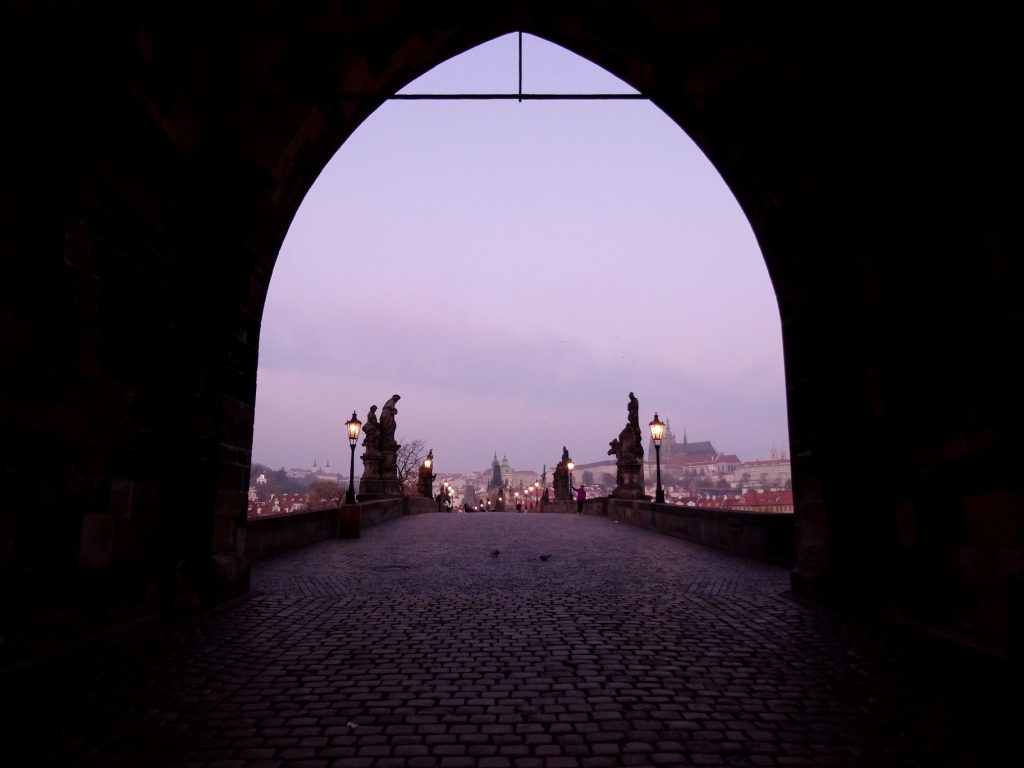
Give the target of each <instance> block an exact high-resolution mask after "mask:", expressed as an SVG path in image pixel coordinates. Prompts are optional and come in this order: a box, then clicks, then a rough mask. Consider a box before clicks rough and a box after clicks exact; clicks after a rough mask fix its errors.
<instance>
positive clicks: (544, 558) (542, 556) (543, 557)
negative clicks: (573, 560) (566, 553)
mask: <svg viewBox="0 0 1024 768" xmlns="http://www.w3.org/2000/svg"><path fill="white" fill-rule="evenodd" d="M549 557H551V555H541V556H540V559H541V560H547V559H548V558H549Z"/></svg>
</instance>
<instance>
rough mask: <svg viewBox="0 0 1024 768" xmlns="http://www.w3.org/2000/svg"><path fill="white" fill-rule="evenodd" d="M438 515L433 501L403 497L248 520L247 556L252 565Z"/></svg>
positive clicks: (418, 497) (415, 497)
mask: <svg viewBox="0 0 1024 768" xmlns="http://www.w3.org/2000/svg"><path fill="white" fill-rule="evenodd" d="M437 511H438V509H437V503H436V502H434V501H433V500H432V499H426V498H423V497H420V496H404V497H396V498H392V499H379V500H377V501H367V502H363V503H360V504H353V505H344V506H340V507H325V508H323V509H312V510H305V511H302V512H292V513H290V514H287V515H274V516H272V517H255V518H249V519H248V520H247V521H246V538H245V555H246V559H247V560H248V561H249V562H256V561H257V560H262V559H263V558H265V557H271V556H273V555H277V554H280V553H282V552H287V551H288V550H291V549H298V548H299V547H305V546H308V545H309V544H315V543H317V542H318V541H324V540H325V539H331V538H334V537H336V536H340V537H342V538H359V533H360V531H361V530H362V529H364V528H369V527H371V526H374V525H380V524H382V523H386V522H389V521H391V520H396V519H398V518H399V517H402V516H403V515H418V514H423V513H426V512H437Z"/></svg>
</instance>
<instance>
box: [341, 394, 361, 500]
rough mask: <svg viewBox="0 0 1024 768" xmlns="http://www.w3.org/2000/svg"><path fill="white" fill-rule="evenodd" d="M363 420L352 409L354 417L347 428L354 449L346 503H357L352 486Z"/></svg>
mask: <svg viewBox="0 0 1024 768" xmlns="http://www.w3.org/2000/svg"><path fill="white" fill-rule="evenodd" d="M362 427H363V422H361V421H360V420H359V419H357V418H356V412H355V411H352V418H351V419H349V420H348V421H346V422H345V430H346V432H348V444H349V447H350V448H351V450H352V456H351V458H350V459H349V462H348V490H347V491H346V492H345V503H346V504H355V503H356V489H355V488H354V487H353V486H352V476H353V474H354V473H355V469H356V441H357V440H358V439H359V430H360V429H362Z"/></svg>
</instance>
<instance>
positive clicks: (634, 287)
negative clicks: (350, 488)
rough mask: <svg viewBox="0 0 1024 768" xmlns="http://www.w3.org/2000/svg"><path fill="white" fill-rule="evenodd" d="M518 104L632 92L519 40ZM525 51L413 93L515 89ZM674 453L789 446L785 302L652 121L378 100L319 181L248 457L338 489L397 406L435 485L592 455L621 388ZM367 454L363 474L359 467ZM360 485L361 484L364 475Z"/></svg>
mask: <svg viewBox="0 0 1024 768" xmlns="http://www.w3.org/2000/svg"><path fill="white" fill-rule="evenodd" d="M523 49H524V51H523V61H524V63H523V89H524V91H527V92H530V91H533V92H554V91H558V92H613V91H614V92H628V91H629V90H630V89H629V87H628V86H626V85H625V84H624V83H622V82H621V81H619V80H618V79H616V78H615V77H613V76H612V75H610V74H608V73H607V72H605V71H604V70H602V69H600V68H598V67H596V66H595V65H593V64H591V63H590V62H588V61H586V60H584V59H581V58H579V57H578V56H576V55H575V54H572V53H570V52H568V51H566V50H565V49H563V48H560V47H558V46H555V45H552V44H550V43H547V42H545V41H542V40H540V39H538V38H535V37H530V36H524V44H523ZM516 87H517V64H516V37H515V35H508V36H505V37H502V38H499V39H497V40H493V41H491V42H490V43H487V44H485V45H482V46H480V47H479V48H476V49H474V50H471V51H469V52H467V53H465V54H463V55H462V56H459V57H457V58H455V59H452V60H450V61H448V62H445V63H444V64H442V65H441V66H439V67H437V68H436V69H434V70H432V71H431V72H429V73H427V74H426V75H424V76H423V77H422V78H420V79H419V80H417V81H415V82H414V83H412V84H410V86H409V87H408V88H407V89H406V91H407V92H481V91H487V92H493V91H515V89H516ZM631 390H632V391H633V392H635V393H636V396H637V398H638V399H639V401H640V417H641V422H642V425H643V426H644V428H645V430H646V423H647V422H648V421H650V419H651V418H652V416H653V415H654V412H655V410H657V411H658V413H659V415H660V416H661V417H662V419H668V420H669V421H670V423H671V425H672V428H673V431H675V432H676V433H677V434H678V436H679V437H680V438H681V436H682V431H683V427H684V426H685V427H686V431H687V433H688V436H689V438H690V439H691V440H711V441H712V442H713V443H714V445H715V448H717V449H718V450H719V451H723V452H732V453H737V454H738V455H739V457H740V458H741V459H743V460H749V459H754V458H765V457H767V455H768V453H769V451H770V449H771V447H772V446H773V445H775V446H777V447H780V448H784V449H786V450H788V432H787V428H786V399H785V382H784V373H783V362H782V341H781V334H780V328H779V314H778V305H777V303H776V300H775V294H774V291H773V289H772V286H771V282H770V281H769V279H768V273H767V270H766V268H765V265H764V260H763V259H762V257H761V253H760V250H759V249H758V247H757V243H756V241H755V240H754V236H753V233H752V232H751V230H750V225H749V224H748V222H747V220H746V218H745V217H744V215H743V213H742V211H741V210H740V208H739V205H738V204H737V203H736V201H735V199H734V198H733V196H732V193H731V192H730V191H729V189H728V188H727V187H726V185H725V183H724V182H723V181H722V179H721V177H720V176H719V175H718V173H717V171H715V169H714V168H713V167H712V166H711V164H710V163H709V162H708V160H707V159H706V158H705V157H704V155H703V154H702V153H701V152H700V151H699V150H698V149H697V148H696V147H695V146H694V144H693V142H691V141H690V139H689V137H688V136H687V135H686V134H685V133H683V132H682V131H681V130H680V129H679V127H678V126H676V125H675V123H673V122H672V121H671V120H669V118H668V117H666V116H665V115H664V114H663V113H662V112H661V111H660V110H658V109H657V108H656V107H654V106H652V105H651V104H649V103H647V102H642V101H641V102H625V101H623V102H522V103H519V102H516V101H502V102H450V101H448V102H437V101H427V102H388V103H386V104H384V105H383V106H382V107H381V108H380V109H378V110H377V111H376V112H375V113H374V114H373V115H372V116H371V117H370V118H369V119H368V120H367V121H366V122H365V123H364V124H363V125H362V126H361V127H360V128H359V130H357V131H356V132H355V134H354V135H353V136H352V137H351V138H350V139H349V140H348V141H347V142H346V143H345V145H344V146H343V147H342V148H341V149H340V150H339V151H338V153H337V154H336V155H335V156H334V158H333V159H332V160H331V162H330V163H328V165H327V166H326V168H324V170H323V173H322V174H321V175H320V178H319V179H318V180H317V182H316V183H315V184H314V185H313V187H312V189H310V191H309V193H308V195H307V196H306V199H305V200H304V202H303V204H302V206H301V207H300V209H299V211H298V213H297V215H296V217H295V220H294V221H293V222H292V226H291V228H290V230H289V232H288V236H287V238H286V239H285V241H284V245H283V246H282V248H281V254H280V257H279V259H278V262H277V267H276V269H275V271H274V275H273V279H272V281H271V283H270V292H269V296H268V298H267V306H266V311H265V313H264V317H263V330H262V337H261V341H260V367H259V378H258V387H257V394H256V425H255V435H254V446H253V459H254V461H257V462H261V463H264V464H269V465H271V466H273V467H279V466H285V467H293V466H300V467H305V466H310V465H311V464H312V462H313V460H314V458H315V459H317V460H318V462H319V463H320V464H321V465H322V464H324V462H325V461H326V460H327V459H330V461H331V466H332V468H336V469H339V470H347V464H348V453H349V450H348V442H347V440H346V439H345V436H344V435H345V429H344V422H345V421H346V420H347V419H348V418H349V416H350V415H351V413H352V410H353V409H356V411H357V412H358V415H359V418H360V420H365V416H366V412H367V410H368V409H369V406H370V405H371V404H373V403H376V404H377V405H378V406H380V405H382V404H383V403H384V401H385V400H386V399H387V398H388V397H389V396H390V395H391V394H393V393H396V392H397V393H398V394H400V395H401V396H402V399H401V402H399V404H398V417H397V423H398V436H399V438H402V437H405V438H410V439H411V438H423V439H424V440H426V441H427V444H428V445H429V446H431V447H432V448H433V450H434V455H435V458H436V462H437V467H438V472H439V473H442V474H443V473H444V472H445V471H453V472H459V471H469V470H474V469H483V468H484V467H486V466H487V464H488V463H489V461H490V458H491V455H492V453H493V451H494V450H495V449H497V451H498V453H499V456H500V455H501V454H507V455H508V458H509V461H510V462H511V464H512V465H513V466H514V467H516V468H517V469H536V470H537V471H539V470H540V468H541V465H542V464H545V463H546V464H547V465H548V467H549V468H550V467H551V466H553V465H554V464H555V463H556V462H557V460H558V457H559V456H560V454H561V448H562V446H563V445H566V446H568V448H569V452H570V454H571V455H572V457H573V459H574V460H576V461H577V462H578V463H585V462H591V461H597V460H600V459H603V458H604V457H605V455H606V451H607V448H608V441H609V440H611V439H612V438H613V437H616V436H617V435H618V433H619V430H620V429H621V428H622V426H623V425H624V424H625V419H626V403H627V399H628V393H629V392H630V391H631ZM358 453H359V451H358V450H357V464H358ZM356 474H358V468H357V471H356Z"/></svg>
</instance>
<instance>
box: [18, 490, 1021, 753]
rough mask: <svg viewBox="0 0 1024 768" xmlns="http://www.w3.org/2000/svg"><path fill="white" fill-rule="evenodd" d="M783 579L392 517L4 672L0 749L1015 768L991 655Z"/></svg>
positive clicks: (592, 527)
mask: <svg viewBox="0 0 1024 768" xmlns="http://www.w3.org/2000/svg"><path fill="white" fill-rule="evenodd" d="M591 511H596V510H591ZM788 586H789V573H788V570H787V569H786V568H784V567H782V566H779V565H776V564H770V563H762V562H757V561H754V560H750V559H744V558H740V557H738V556H736V555H732V554H729V553H726V552H722V551H720V550H716V549H712V548H708V547H703V546H701V545H697V544H694V543H691V542H687V541H684V540H682V539H679V538H676V537H670V536H665V535H662V534H660V533H658V532H655V531H651V530H645V529H644V528H641V527H639V526H638V525H630V524H629V523H628V522H620V521H619V520H618V519H615V518H614V517H605V516H603V515H597V514H591V515H582V516H579V515H576V514H557V513H553V514H527V513H523V514H516V513H473V514H465V513H456V514H446V513H442V514H418V515H401V516H396V517H395V518H394V519H392V520H390V521H389V522H386V523H385V524H380V525H376V526H372V527H369V528H366V529H364V530H363V531H362V534H361V536H360V538H358V539H347V540H346V539H339V538H330V539H325V540H323V541H321V542H319V543H317V544H313V545H310V546H307V547H304V548H301V549H296V550H294V551H292V552H289V553H285V554H282V555H279V556H276V557H270V558H266V559H263V560H261V561H259V562H257V563H256V565H255V566H254V568H253V574H252V589H251V591H250V593H249V594H248V596H247V597H245V598H242V599H239V600H237V601H235V602H233V603H229V604H227V605H226V606H224V607H223V608H221V609H219V610H217V611H215V612H212V613H207V614H205V615H202V616H200V617H198V618H195V617H193V618H190V619H188V620H180V621H169V622H168V621H164V622H161V623H153V624H149V625H141V626H137V627H135V628H134V629H133V630H132V631H129V632H124V633H120V634H118V635H115V636H110V637H107V638H101V639H97V640H94V641H93V642H92V643H90V644H89V645H88V646H83V647H81V648H79V649H78V650H77V651H76V652H73V653H71V654H65V655H64V656H62V657H61V658H60V659H59V660H54V661H52V662H51V663H49V664H37V665H36V666H35V667H34V668H32V669H29V670H23V671H21V672H20V673H19V672H13V673H10V674H8V675H7V680H5V685H4V688H5V692H6V693H7V696H6V698H7V700H8V701H9V702H17V703H18V706H17V707H16V708H15V709H13V710H11V711H12V714H10V715H9V716H8V718H7V719H6V720H5V721H4V727H5V730H7V731H8V733H7V735H6V736H5V739H4V740H5V753H6V755H7V756H8V758H9V759H11V761H12V762H10V763H8V764H11V765H131V766H135V765H139V766H142V765H180V766H189V767H191V768H200V766H203V767H205V768H214V767H216V768H243V767H246V768H256V766H306V767H312V766H320V767H326V766H332V767H333V768H344V767H348V768H356V767H363V768H385V767H386V766H422V767H424V768H426V767H431V766H435V767H437V768H468V767H470V766H474V767H476V766H479V767H480V768H485V767H488V766H489V767H490V768H504V767H507V768H520V767H521V768H527V767H530V766H536V767H537V768H558V767H562V768H572V767H576V766H578V767H580V768H586V767H593V768H597V767H598V766H625V765H644V766H656V765H673V766H674V765H743V766H760V765H764V766H784V765H792V766H800V765H812V766H828V765H864V766H869V765H870V766H876V765H892V766H907V765H927V766H942V765H997V764H1009V763H1007V762H1004V761H1007V760H1011V761H1012V752H1013V750H1014V748H1015V745H1016V741H1015V739H1016V737H1015V735H1014V734H1013V732H1012V729H1014V728H1016V727H1017V725H1019V722H1020V719H1019V718H1020V714H1021V712H1020V709H1021V707H1020V702H1019V697H1018V696H1016V695H1015V691H1014V690H1013V686H1014V685H1015V683H1014V682H1013V681H1012V678H1011V679H1002V680H1000V679H999V675H1000V673H1001V670H1000V668H999V666H998V665H996V664H995V663H987V662H986V661H985V660H984V659H981V658H970V659H955V658H954V657H953V656H951V655H950V654H951V653H952V652H951V651H950V650H949V649H948V648H939V647H932V646H931V644H929V643H927V642H926V643H922V641H921V639H920V636H918V635H916V634H915V635H914V637H913V639H910V638H908V637H905V636H904V634H903V633H902V632H901V631H900V630H899V629H897V628H896V627H894V626H892V625H887V626H886V625H880V624H877V623H874V622H872V621H869V620H866V619H857V618H854V617H850V616H849V615H847V616H840V615H834V614H831V613H829V612H827V611H825V610H822V609H820V608H812V607H808V606H806V605H803V604H801V603H800V602H798V601H796V600H794V599H793V598H792V597H790V596H789V595H788V593H787V589H788ZM950 660H956V661H958V662H959V663H956V664H953V665H949V664H948V662H949V661H950ZM1001 693H1004V694H1005V698H1003V697H1002V696H1001V695H1000V694H1001ZM1011 694H1013V695H1011Z"/></svg>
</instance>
